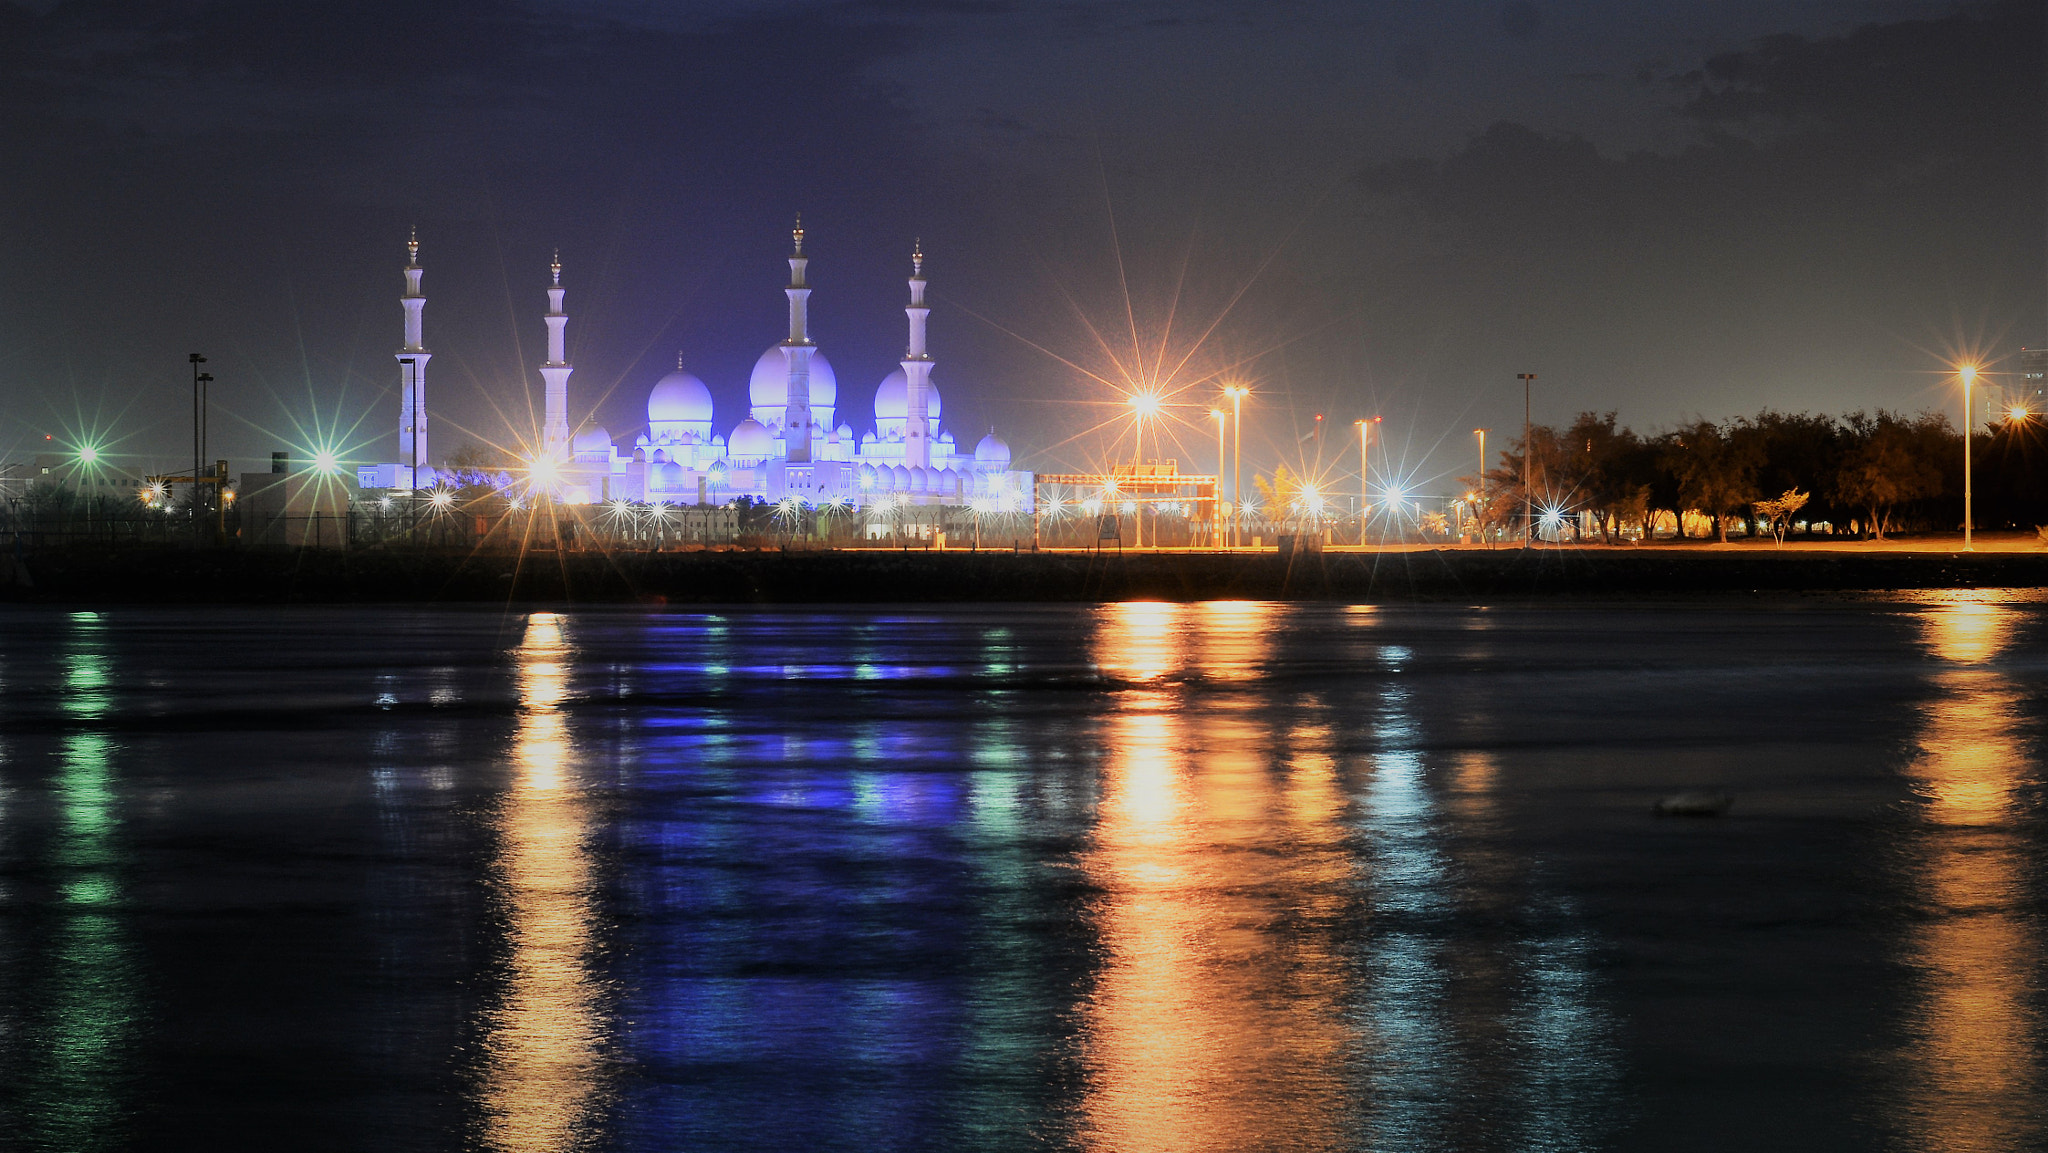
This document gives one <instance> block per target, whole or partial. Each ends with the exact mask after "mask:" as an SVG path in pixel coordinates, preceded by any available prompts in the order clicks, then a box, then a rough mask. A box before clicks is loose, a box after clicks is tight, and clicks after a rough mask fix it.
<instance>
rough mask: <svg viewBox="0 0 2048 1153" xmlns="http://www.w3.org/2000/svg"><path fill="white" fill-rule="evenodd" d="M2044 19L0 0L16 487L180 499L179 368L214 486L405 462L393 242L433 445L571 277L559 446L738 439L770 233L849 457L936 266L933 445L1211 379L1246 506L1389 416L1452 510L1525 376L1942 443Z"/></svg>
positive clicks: (1532, 10) (1972, 347)
mask: <svg viewBox="0 0 2048 1153" xmlns="http://www.w3.org/2000/svg"><path fill="white" fill-rule="evenodd" d="M2042 7H2043V6H2042V5H2041V4H2039V3H2032V2H2028V3H2020V2H2012V3H1988V4H1956V3H1908V2H1888V3H1877V2H1860V0H1810V2H1801V3H1795V4H1787V3H1783V2H1718V3H1717V2H1706V0H1700V2H1694V3H1666V4H1662V5H1644V4H1641V3H1631V2H1623V0H1583V2H1577V3H1532V2H1513V3H1505V4H1504V3H1500V2H1498V0H1485V2H1470V3H1467V2H1459V0H1444V2H1435V3H1422V2H1401V3H1394V2H1386V3H1378V2H1371V0H1358V2H1351V3H1322V2H1306V0H1304V2H1290V0H1256V2H1246V3H1234V2H1215V3H1198V2H1180V3H1156V4H1155V3H1104V2H1089V0H1074V2H1069V3H1022V2H1017V3H979V2H975V0H882V2H877V3H859V2H853V3H802V2H796V0H790V2H783V3H773V2H766V0H763V2H742V0H712V2H699V3H692V4H689V5H664V4H657V3H600V2H589V3H544V2H543V3H530V4H511V3H493V2H488V0H449V2H442V3H433V4H420V3H387V2H383V0H369V2H364V3H336V2H326V3H312V4H299V3H279V2H276V0H235V2H218V3H216V2H206V0H184V2H179V0H152V2H149V3H136V2H120V0H89V2H65V3H56V4H51V3H48V2H47V0H43V2H30V3H26V4H23V3H21V2H19V0H14V2H12V3H10V2H9V0H0V109H4V111H0V133H4V145H5V147H4V155H5V156H6V157H7V158H8V161H9V166H8V167H9V170H8V172H7V174H6V176H5V178H4V179H0V305H4V307H0V342H4V350H5V352H4V356H0V459H12V458H16V457H19V456H21V455H24V454H26V453H29V452H33V451H38V450H39V449H40V448H41V446H42V437H43V435H44V434H45V433H53V434H55V435H56V436H57V437H58V438H59V440H60V441H61V440H65V439H72V438H75V437H76V436H78V435H80V434H81V433H82V432H91V433H94V434H97V435H101V436H104V437H105V438H107V439H108V440H109V441H110V442H111V444H112V448H113V451H114V452H115V453H116V454H117V456H118V457H119V458H120V459H124V460H130V461H133V462H134V463H136V464H139V465H143V466H146V467H150V468H157V467H165V466H170V465H173V464H175V463H176V462H177V461H179V460H180V459H184V460H189V453H190V449H189V424H188V421H189V383H188V379H189V378H188V371H189V370H188V368H187V366H186V364H185V354H186V353H188V352H191V351H201V352H204V353H206V354H207V355H208V356H209V357H211V358H212V360H211V363H210V364H209V366H208V367H209V368H210V369H211V370H212V371H213V373H214V375H215V376H216V377H217V378H218V381H217V384H216V385H215V388H214V399H215V401H216V404H217V406H218V411H217V413H216V415H215V416H214V418H213V428H214V440H215V452H214V454H213V455H225V456H229V457H231V458H234V459H235V461H236V465H235V467H236V468H243V467H257V462H258V460H260V459H265V458H267V455H268V453H269V452H270V451H271V450H273V449H277V448H287V447H290V448H296V449H298V450H300V451H304V450H305V449H307V448H308V447H309V446H310V445H311V442H312V441H313V440H314V439H316V438H317V437H318V436H319V435H322V434H319V433H316V432H315V431H314V429H315V427H316V426H317V427H318V428H319V429H327V428H330V427H338V428H339V429H340V430H342V439H343V440H344V441H345V442H346V443H347V445H348V448H349V451H348V455H349V456H350V457H352V458H354V459H359V460H364V461H371V460H383V459H390V458H391V457H392V456H393V455H394V454H395V452H396V441H397V437H396V434H395V426H396V423H397V381H398V369H397V366H396V365H395V363H394V361H393V356H392V353H393V350H394V349H395V348H396V347H397V346H398V344H399V342H400V326H399V321H400V311H399V307H398V299H397V298H398V296H399V293H400V290H401V279H400V276H399V269H400V267H401V266H402V265H403V263H404V251H405V250H404V243H405V239H406V234H407V231H408V229H410V228H411V227H413V226H415V225H416V226H417V227H418V229H419V235H420V241H421V247H422V251H421V262H422V264H423V265H424V266H425V268H426V281H425V283H426V292H427V298H428V303H427V310H426V322H427V345H428V347H429V348H430V349H431V350H432V351H433V352H434V354H435V355H434V360H433V364H432V367H431V369H430V373H429V393H430V406H431V408H432V409H433V411H434V413H435V417H436V420H437V424H436V426H435V440H434V448H435V454H436V455H437V456H445V454H447V453H449V452H451V451H453V450H454V449H456V448H458V447H461V445H462V444H463V443H464V442H466V441H470V440H476V441H487V442H493V443H509V442H512V441H514V440H515V439H516V438H518V437H520V436H530V435H531V430H532V429H533V428H534V427H535V425H537V423H538V408H539V403H540V397H541V392H540V388H541V382H540V379H539V376H538V374H537V373H536V372H535V371H534V370H535V366H536V365H537V364H538V363H539V361H540V360H541V359H542V347H543V338H544V330H543V328H542V326H541V323H540V314H541V313H542V311H543V310H544V308H545V298H544V296H543V294H542V288H543V286H544V284H545V283H546V277H547V264H548V259H549V255H550V253H551V252H552V251H553V249H554V248H556V247H557V246H559V248H560V249H561V257H562V263H563V265H564V269H565V271H564V277H563V280H564V283H565V284H566V285H567V286H568V287H569V290H570V291H569V298H568V311H569V313H570V315H571V321H570V327H569V347H570V359H571V360H572V361H573V362H574V363H575V365H576V374H575V376H574V378H573V379H572V381H571V384H570V397H571V415H572V420H574V419H575V418H579V417H582V416H584V415H586V414H590V413H593V412H594V414H595V416H596V418H597V419H598V420H599V421H601V422H602V423H603V424H605V425H606V426H607V427H608V428H609V429H610V431H611V432H612V433H613V434H614V435H615V436H618V437H620V438H621V439H624V438H625V437H627V436H630V435H631V434H632V433H633V432H634V431H636V430H637V427H638V426H639V425H640V424H641V423H643V422H644V419H645V416H644V407H643V406H644V400H645V396H646V392H647V389H648V388H649V387H650V386H651V385H652V384H653V382H654V381H655V380H656V379H657V378H658V377H659V376H660V375H661V374H662V373H663V372H664V371H666V370H668V369H669V368H671V367H673V365H674V363H675V359H676V355H677V352H678V350H681V351H682V353H683V356H684V358H685V360H686V362H687V364H688V365H689V367H690V368H691V369H692V370H693V371H695V372H696V373H698V374H699V375H701V376H702V377H704V379H705V380H706V382H707V383H709V384H710V386H711V388H712V392H713V395H714V396H715V398H716V399H717V402H718V427H719V429H720V431H726V430H728V429H729V428H730V427H731V425H732V424H733V423H735V422H736V421H737V420H738V419H739V418H740V417H741V416H742V415H743V405H744V403H745V380H746V372H747V370H748V368H749V367H750V366H751V364H752V362H753V359H754V358H755V357H756V356H757V355H759V354H760V352H761V350H762V349H764V348H766V347H767V346H768V345H770V344H772V343H774V342H775V341H777V340H779V339H780V338H781V337H782V336H783V335H784V331H785V323H786V322H785V306H784V302H783V297H782V293H781V291H780V290H781V288H782V286H783V284H784V283H785V282H786V280H787V268H786V266H785V265H784V264H783V262H782V261H783V257H784V256H785V255H786V254H787V250H788V242H789V236H788V230H789V227H790V224H791V220H792V217H793V216H794V215H795V214H796V213H797V212H799V211H801V212H802V213H803V216H804V223H805V225H806V228H807V230H808V233H809V237H808V241H807V243H806V250H807V252H808V253H809V255H811V257H812V265H811V279H812V284H813V286H814V288H815V290H816V291H815V295H814V296H813V299H812V332H813V335H814V337H815V338H816V339H817V340H818V342H819V344H820V346H821V347H822V348H823V349H824V350H825V351H826V353H827V355H828V356H829V357H830V358H831V360H832V362H833V364H834V366H835V367H836V369H837V371H838V375H839V379H840V402H839V403H840V419H841V420H843V421H845V422H847V423H850V424H852V425H853V426H854V427H855V428H856V430H857V431H861V432H865V431H866V428H867V425H868V423H869V422H870V420H871V416H870V413H869V411H868V405H869V398H870V397H871V395H872V391H873V387H874V384H875V382H876V381H878V380H879V379H880V378H881V377H882V376H883V375H884V374H885V373H887V372H888V371H889V370H890V369H891V368H893V367H894V362H895V360H896V359H897V358H898V357H900V356H901V354H902V349H903V342H904V335H903V333H904V319H903V313H902V307H903V304H904V301H905V296H906V290H905V286H904V283H903V280H904V277H906V276H907V275H908V274H909V260H908V256H909V251H910V246H911V242H912V239H913V238H914V237H922V239H923V243H924V247H925V251H926V252H927V253H928V254H929V258H930V264H929V272H930V275H931V276H932V293H933V296H934V297H935V302H936V305H937V310H936V312H935V314H934V316H933V321H932V323H933V351H934V354H935V355H936V357H937V358H938V369H937V372H936V374H935V380H936V381H937V383H938V384H939V386H940V388H941V389H942V391H943V393H944V396H945V401H946V420H945V423H946V425H947V426H948V427H949V428H951V429H952V430H953V432H954V433H955V434H956V435H957V436H959V437H960V438H961V439H962V441H963V442H964V443H965V444H967V445H971V444H972V443H973V441H974V440H975V439H977V438H978V436H979V435H980V433H981V432H982V431H983V430H984V429H985V428H986V426H988V425H990V424H995V425H998V426H1000V428H1001V429H1002V431H1003V433H1004V435H1005V436H1006V437H1007V439H1009V441H1010V443H1011V444H1012V446H1013V447H1014V448H1015V449H1016V450H1017V452H1018V454H1019V459H1020V463H1021V464H1023V465H1024V466H1025V467H1037V468H1040V469H1045V468H1049V467H1057V466H1064V465H1082V464H1086V463H1088V462H1091V461H1099V460H1100V459H1102V458H1103V456H1105V455H1106V453H1107V451H1108V448H1109V443H1110V442H1109V434H1108V433H1107V432H1092V433H1091V432H1089V431H1088V430H1089V429H1090V428H1091V427H1092V426H1094V425H1096V424H1097V423H1099V422H1100V421H1102V420H1103V419H1104V418H1105V417H1107V416H1108V415H1109V414H1110V413H1111V412H1112V411H1114V410H1113V409H1112V407H1111V406H1110V405H1108V404H1107V403H1106V402H1108V401H1110V400H1113V399H1114V398H1115V396H1116V395H1117V394H1116V392H1115V391H1114V389H1112V388H1111V387H1110V385H1109V384H1106V383H1104V382H1103V381H1101V380H1097V379H1093V378H1092V377H1091V376H1090V375H1089V374H1091V373H1092V374H1096V375H1099V376H1101V377H1105V378H1109V379H1110V380H1120V379H1123V378H1125V377H1126V376H1129V375H1136V376H1138V377H1143V376H1144V375H1145V374H1146V373H1147V372H1148V371H1151V369H1152V366H1153V365H1155V364H1163V365H1165V366H1166V367H1167V368H1168V369H1172V368H1174V366H1176V365H1178V366H1179V368H1178V375H1177V376H1174V377H1173V379H1174V380H1175V381H1200V382H1202V383H1199V384H1197V385H1196V386H1195V387H1193V388H1190V389H1189V390H1187V391H1186V392H1185V393H1183V394H1181V395H1180V397H1179V398H1178V399H1179V400H1181V401H1184V402H1185V403H1187V404H1190V405H1194V406H1198V407H1195V408H1190V409H1189V410H1187V413H1186V415H1187V417H1188V424H1187V426H1186V430H1185V431H1184V432H1183V433H1182V449H1181V455H1182V457H1183V459H1184V460H1185V461H1188V462H1189V464H1190V465H1192V466H1196V467H1200V468H1201V469H1203V470H1207V469H1209V468H1212V467H1213V461H1214V447H1213V444H1214V442H1213V438H1212V437H1211V435H1210V433H1209V428H1210V426H1209V425H1208V424H1207V421H1206V418H1205V417H1204V416H1203V415H1202V414H1203V413H1204V412H1205V411H1206V409H1207V407H1208V405H1209V403H1210V401H1211V399H1212V397H1213V394H1214V388H1213V381H1214V379H1215V376H1216V374H1218V373H1230V374H1234V375H1237V376H1241V377H1243V378H1245V379H1248V380H1249V381H1251V382H1252V385H1253V387H1254V388H1255V389H1256V390H1257V393H1258V397H1257V400H1256V401H1255V403H1254V405H1253V407H1252V409H1250V410H1248V411H1247V422H1248V432H1247V438H1246V459H1247V464H1248V465H1252V464H1256V465H1257V466H1258V467H1260V468H1261V469H1263V468H1265V467H1266V466H1267V464H1268V462H1270V461H1271V460H1274V459H1278V458H1281V457H1285V458H1287V459H1290V460H1291V459H1292V458H1293V457H1294V456H1295V455H1296V454H1297V453H1299V452H1300V451H1301V450H1300V449H1299V448H1298V447H1297V435H1298V432H1299V431H1300V430H1301V429H1302V428H1303V427H1305V425H1306V422H1307V420H1308V418H1309V416H1310V414H1312V413H1314V412H1316V411H1324V412H1327V413H1329V414H1330V415H1331V417H1332V418H1333V419H1334V420H1335V421H1336V422H1337V423H1338V425H1339V426H1340V427H1341V428H1343V429H1344V430H1345V431H1346V432H1348V430H1349V424H1350V421H1351V420H1352V419H1354V418H1356V417H1359V416H1365V415H1381V416H1383V417H1384V418H1385V428H1386V429H1387V432H1386V437H1387V440H1388V447H1389V450H1390V451H1391V453H1392V454H1393V455H1394V456H1395V457H1396V458H1399V459H1402V460H1404V461H1405V464H1406V467H1408V468H1411V469H1413V470H1414V471H1415V473H1416V475H1417V476H1418V478H1419V479H1421V480H1423V481H1425V482H1426V483H1425V485H1424V487H1425V490H1442V491H1449V490H1450V487H1451V486H1452V484H1453V483H1454V482H1452V481H1451V480H1450V479H1449V478H1451V477H1453V476H1455V475H1457V474H1460V473H1467V472H1469V471H1470V470H1471V458H1472V450H1471V447H1470V446H1471V443H1472V440H1471V435H1470V433H1471V429H1472V428H1473V427H1475V426H1476V425H1488V426H1491V427H1494V428H1496V429H1499V430H1502V439H1501V441H1500V442H1499V443H1500V444H1502V445H1505V443H1506V439H1507V434H1508V433H1510V432H1518V431H1519V423H1520V420H1521V404H1522V397H1521V389H1520V386H1519V385H1518V384H1517V382H1516V380H1515V373H1517V372H1524V371H1534V372H1537V373H1539V374H1540V376H1539V384H1538V389H1537V393H1536V401H1535V414H1536V418H1537V419H1538V420H1539V421H1546V420H1547V421H1559V422H1561V421H1566V420H1569V419H1570V418H1571V416H1572V415H1573V414H1575V413H1576V412H1578V411H1580V410H1585V409H1597V410H1606V409H1616V410H1619V413H1620V417H1621V419H1622V420H1623V421H1624V422H1626V423H1629V424H1632V425H1634V426H1635V427H1637V428H1638V429H1643V430H1648V429H1652V428H1656V427H1660V426H1663V425H1665V424H1669V423H1672V422H1675V421H1678V420H1680V419H1683V418H1686V417H1690V416H1693V415H1696V414H1697V415H1701V416H1706V417H1709V418H1722V417H1728V416H1732V415H1736V414H1745V413H1754V412H1755V411H1757V410H1758V409H1760V408H1763V407H1765V406H1771V407H1776V408H1781V409H1790V410H1801V409H1818V410H1826V411H1833V412H1840V411H1846V410H1851V409H1857V408H1872V407H1879V406H1882V407H1887V408H1902V409H1908V410H1918V409H1921V408H1927V407H1934V406H1940V405H1944V404H1947V405H1951V406H1953V401H1952V400H1951V398H1950V393H1949V392H1947V391H1945V388H1944V378H1943V376H1942V375H1941V372H1940V370H1941V368H1942V366H1943V365H1944V364H1945V363H1947V362H1948V361H1949V360H1950V358H1952V357H1954V356H1957V355H1961V354H1971V355H1983V356H1986V357H1988V358H1991V359H1993V360H1994V361H1995V360H1997V358H2005V359H2004V360H2003V361H2002V362H1999V363H1993V364H1992V365H1991V367H1992V369H1993V370H1994V372H1995V371H1998V370H2002V369H2009V368H2011V367H2013V365H2012V361H2011V358H2012V354H2014V353H2015V352H2016V351H2017V349H2018V347H2019V346H2020V345H2022V344H2029V345H2033V344H2040V343H2044V342H2048V291H2044V285H2048V251H2044V234H2048V164H2044V139H2048V86H2044V74H2048V68H2044V64H2048V48H2044V45H2048V29H2044V26H2043V15H2042ZM1127 304H1128V307H1127ZM1169 318H1170V320H1171V325H1170V328H1169V327H1168V321H1169ZM1134 329H1135V330H1136V332H1137V334H1138V336H1137V343H1138V344H1139V345H1140V346H1142V347H1143V348H1144V350H1145V351H1144V352H1143V353H1142V355H1134V354H1133V352H1132V348H1133V337H1132V332H1133V330H1134ZM1097 333H1099V335H1100V338H1101V339H1099V340H1098V339H1097V335H1096V334H1097ZM1994 379H1996V377H1994ZM350 429H354V430H355V431H354V432H353V434H352V435H350V434H348V430H350ZM1126 446H1127V447H1126V451H1128V441H1126ZM1205 446H1206V447H1205ZM1376 469H1377V462H1376Z"/></svg>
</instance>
